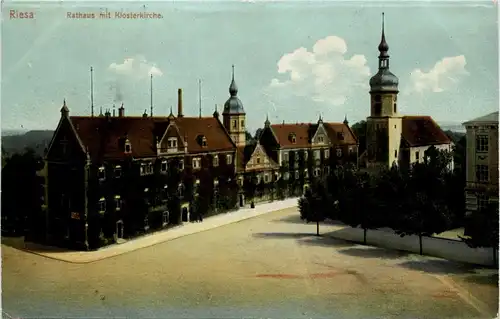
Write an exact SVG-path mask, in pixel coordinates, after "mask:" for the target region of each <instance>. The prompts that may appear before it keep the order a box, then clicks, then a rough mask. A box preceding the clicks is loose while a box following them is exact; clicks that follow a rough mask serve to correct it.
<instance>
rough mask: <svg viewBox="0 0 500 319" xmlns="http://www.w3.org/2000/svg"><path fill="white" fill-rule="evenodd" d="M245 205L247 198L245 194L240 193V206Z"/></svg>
mask: <svg viewBox="0 0 500 319" xmlns="http://www.w3.org/2000/svg"><path fill="white" fill-rule="evenodd" d="M244 205H245V198H244V196H243V194H240V207H243V206H244Z"/></svg>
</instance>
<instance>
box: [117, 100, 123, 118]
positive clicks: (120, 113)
mask: <svg viewBox="0 0 500 319" xmlns="http://www.w3.org/2000/svg"><path fill="white" fill-rule="evenodd" d="M124 116H125V108H124V107H123V103H122V106H120V108H119V109H118V117H124Z"/></svg>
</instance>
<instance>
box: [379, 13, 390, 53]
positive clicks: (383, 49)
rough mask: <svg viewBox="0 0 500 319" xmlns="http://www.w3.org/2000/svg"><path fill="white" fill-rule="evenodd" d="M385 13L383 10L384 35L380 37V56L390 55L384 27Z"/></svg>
mask: <svg viewBox="0 0 500 319" xmlns="http://www.w3.org/2000/svg"><path fill="white" fill-rule="evenodd" d="M384 20H385V19H384V13H383V12H382V37H381V39H380V44H379V45H378V51H379V52H380V57H389V55H388V54H387V52H388V51H389V45H388V44H387V41H386V40H385V28H384V22H385V21H384Z"/></svg>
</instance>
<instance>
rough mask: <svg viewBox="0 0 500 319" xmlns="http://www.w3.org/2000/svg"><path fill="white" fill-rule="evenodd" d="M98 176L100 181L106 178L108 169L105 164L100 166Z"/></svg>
mask: <svg viewBox="0 0 500 319" xmlns="http://www.w3.org/2000/svg"><path fill="white" fill-rule="evenodd" d="M97 176H98V178H99V180H100V181H103V180H105V179H106V169H105V168H104V166H101V167H99V170H98V172H97Z"/></svg>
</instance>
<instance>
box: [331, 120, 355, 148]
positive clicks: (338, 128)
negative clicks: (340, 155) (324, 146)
mask: <svg viewBox="0 0 500 319" xmlns="http://www.w3.org/2000/svg"><path fill="white" fill-rule="evenodd" d="M323 126H324V127H325V128H326V132H327V133H328V138H330V141H331V142H332V143H333V144H336V145H338V144H357V143H358V138H357V137H356V135H354V132H353V131H352V130H351V128H350V127H349V125H347V124H345V123H323ZM339 133H343V134H342V135H340V134H339ZM342 137H343V139H342Z"/></svg>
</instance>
